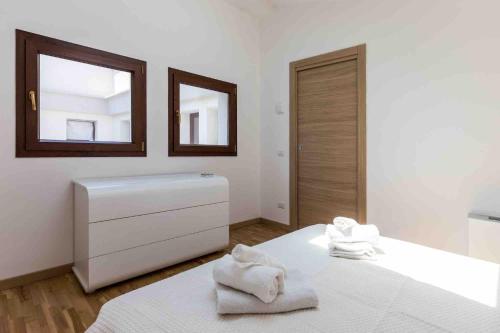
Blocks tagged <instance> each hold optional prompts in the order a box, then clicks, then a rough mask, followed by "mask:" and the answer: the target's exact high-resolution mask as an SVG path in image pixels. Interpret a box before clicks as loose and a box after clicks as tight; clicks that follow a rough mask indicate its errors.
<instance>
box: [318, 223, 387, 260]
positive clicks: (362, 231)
mask: <svg viewBox="0 0 500 333" xmlns="http://www.w3.org/2000/svg"><path fill="white" fill-rule="evenodd" d="M325 233H326V236H327V238H328V248H329V252H330V255H331V256H333V257H342V258H347V259H365V260H375V259H376V255H377V252H376V251H375V247H376V246H377V244H378V240H379V236H380V234H379V231H378V228H377V227H376V226H375V225H373V224H367V225H360V224H359V223H358V222H356V220H354V219H351V218H347V217H341V216H339V217H336V218H334V219H333V224H329V225H327V226H326V232H325Z"/></svg>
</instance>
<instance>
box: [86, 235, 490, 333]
mask: <svg viewBox="0 0 500 333" xmlns="http://www.w3.org/2000/svg"><path fill="white" fill-rule="evenodd" d="M324 230H325V225H314V226H310V227H307V228H304V229H301V230H299V231H296V232H293V233H290V234H287V235H284V236H282V237H279V238H277V239H274V240H271V241H268V242H266V243H263V244H260V245H257V247H258V248H260V249H262V250H264V251H266V252H268V253H269V254H272V255H273V256H275V257H277V258H278V259H280V260H281V261H282V262H283V263H284V264H286V265H287V266H288V267H290V268H298V269H300V270H302V271H303V272H304V273H305V274H307V275H309V276H310V278H311V279H312V282H313V285H314V287H315V289H316V291H317V293H318V296H319V308H317V309H312V310H302V311H295V312H291V313H285V314H278V315H227V316H220V315H217V313H216V311H215V301H216V300H215V292H214V283H213V281H212V278H211V270H212V266H213V262H210V263H207V264H205V265H202V266H199V267H197V268H194V269H191V270H189V271H186V272H183V273H180V274H178V275H175V276H173V277H171V278H168V279H165V280H163V281H159V282H157V283H154V284H151V285H149V286H146V287H143V288H140V289H137V290H135V291H132V292H130V293H127V294H125V295H122V296H120V297H117V298H115V299H113V300H111V301H109V302H108V303H106V304H105V305H104V306H103V307H102V309H101V311H100V313H99V316H98V318H97V320H96V322H95V323H94V324H93V325H92V326H91V327H90V328H89V332H91V333H94V332H207V333H211V332H238V333H244V332H259V333H264V332H312V333H314V332H430V333H433V332H436V333H437V332H500V290H499V289H500V288H499V284H500V277H499V265H496V264H493V263H490V262H486V261H481V260H476V259H472V258H469V257H465V256H460V255H456V254H452V253H448V252H445V251H440V250H436V249H431V248H428V247H424V246H420V245H416V244H412V243H408V242H404V241H399V240H395V239H391V238H385V237H382V239H381V243H380V244H381V248H382V249H383V250H384V254H381V255H380V256H379V260H377V261H356V260H348V259H342V258H333V257H330V256H329V255H328V251H327V244H326V239H325V237H324V236H323V233H324Z"/></svg>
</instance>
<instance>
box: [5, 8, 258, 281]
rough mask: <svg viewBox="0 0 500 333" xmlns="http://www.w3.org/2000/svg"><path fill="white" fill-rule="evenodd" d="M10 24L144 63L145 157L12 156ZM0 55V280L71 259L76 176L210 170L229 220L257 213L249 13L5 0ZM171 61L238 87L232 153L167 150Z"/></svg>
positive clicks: (254, 68)
mask: <svg viewBox="0 0 500 333" xmlns="http://www.w3.org/2000/svg"><path fill="white" fill-rule="evenodd" d="M27 8H29V10H28V11H27V10H26V9H27ZM110 17H112V18H113V19H112V20H110V19H109V18H110ZM15 28H20V29H24V30H28V31H32V32H35V33H39V34H42V35H47V36H52V37H56V38H60V39H63V40H67V41H71V42H74V43H78V44H83V45H88V46H91V47H94V48H97V49H102V50H106V51H110V52H114V53H118V54H123V55H126V56H129V57H134V58H139V59H142V60H145V61H147V63H148V72H147V75H148V82H147V83H148V92H147V100H148V157H147V158H33V159H16V158H15V61H14V59H15V35H14V29H15ZM0 59H1V61H0V72H1V73H2V75H3V79H2V80H0V101H2V112H0V133H1V134H2V140H0V161H1V163H0V279H5V278H8V277H12V276H17V275H21V274H25V273H30V272H33V271H37V270H41V269H46V268H49V267H54V266H58V265H62V264H66V263H70V262H72V260H73V225H72V224H73V215H72V214H73V195H72V185H71V180H72V179H74V178H80V177H103V176H122V175H139V174H154V173H166V172H180V171H198V170H201V171H204V170H210V171H213V172H216V173H219V174H221V175H224V176H227V177H228V178H229V182H230V184H231V187H230V196H231V206H230V219H231V222H239V221H243V220H247V219H251V218H255V217H258V216H260V208H259V193H260V189H259V182H256V181H255V179H259V178H260V175H259V173H260V169H259V167H258V166H259V163H260V151H259V150H260V144H259V140H260V136H259V113H258V109H259V80H258V78H259V31H258V23H257V22H256V20H255V19H253V18H251V17H250V16H248V15H246V14H243V13H242V12H241V11H239V10H238V9H235V8H233V7H231V6H230V5H227V4H226V3H225V2H223V1H217V0H212V1H209V0H169V1H155V2H148V3H147V4H146V3H144V2H143V1H137V0H121V1H120V0H110V1H98V0H89V1H79V0H66V1H56V0H47V1H35V0H30V1H23V2H19V1H14V0H3V1H2V4H1V5H0ZM169 66H171V67H174V68H179V69H183V70H187V71H191V72H194V73H198V74H201V75H206V76H210V77H215V78H218V79H221V80H225V81H229V82H234V83H236V84H238V124H239V125H238V148H239V149H238V157H203V158H196V157H195V158H189V157H185V158H183V157H168V156H167V132H168V131H167V128H168V127H167V126H168V121H167V91H168V89H167V68H168V67H169ZM241 175H245V176H244V177H242V176H241Z"/></svg>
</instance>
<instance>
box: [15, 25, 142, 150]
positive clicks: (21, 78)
mask: <svg viewBox="0 0 500 333" xmlns="http://www.w3.org/2000/svg"><path fill="white" fill-rule="evenodd" d="M40 54H44V55H49V56H54V57H58V58H63V59H67V60H73V61H78V62H82V63H87V64H91V65H96V66H101V67H107V68H111V69H115V70H120V71H126V72H129V73H131V99H132V100H131V103H132V105H131V139H132V142H81V141H59V140H40V139H39V134H38V132H39V119H40V111H39V110H40V100H39V98H37V97H39V96H40V86H39V85H40V83H39V55H40ZM33 95H34V97H32V96H33ZM32 98H33V99H32ZM16 110H17V111H16V157H82V156H91V157H112V156H147V151H146V137H147V134H146V130H147V129H146V62H144V61H141V60H137V59H133V58H128V57H124V56H121V55H117V54H113V53H109V52H105V51H100V50H96V49H93V48H90V47H86V46H81V45H77V44H73V43H68V42H65V41H61V40H58V39H54V38H50V37H45V36H41V35H37V34H33V33H30V32H26V31H22V30H16Z"/></svg>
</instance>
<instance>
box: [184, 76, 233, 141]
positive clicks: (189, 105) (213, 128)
mask: <svg viewBox="0 0 500 333" xmlns="http://www.w3.org/2000/svg"><path fill="white" fill-rule="evenodd" d="M179 99H180V101H179V102H180V103H179V104H180V110H179V113H178V115H177V117H179V118H180V119H179V124H180V126H179V127H180V144H181V145H212V146H227V145H228V101H229V95H228V94H227V93H223V92H219V91H214V90H208V89H203V88H198V87H193V86H190V85H186V84H180V91H179Z"/></svg>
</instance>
